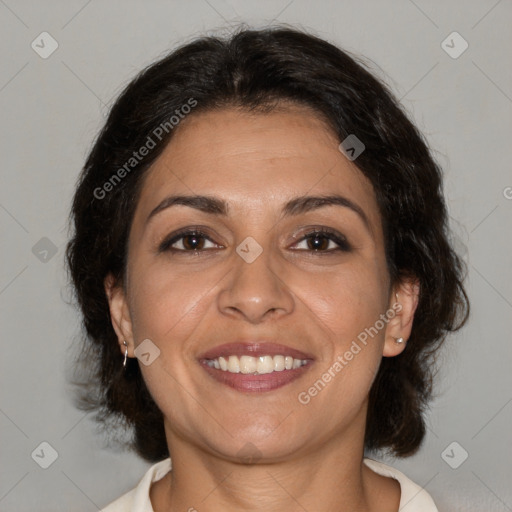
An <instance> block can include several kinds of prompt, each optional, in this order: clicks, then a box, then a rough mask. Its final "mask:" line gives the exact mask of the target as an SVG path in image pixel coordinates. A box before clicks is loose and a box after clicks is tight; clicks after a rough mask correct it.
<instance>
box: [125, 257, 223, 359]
mask: <svg viewBox="0 0 512 512" xmlns="http://www.w3.org/2000/svg"><path fill="white" fill-rule="evenodd" d="M133 275H134V276H137V277H136V279H134V281H133V286H132V288H131V300H130V309H131V312H132V323H133V325H132V328H133V332H134V336H135V339H136V343H137V342H139V341H140V340H142V339H145V338H150V339H152V340H155V342H157V343H158V344H162V345H163V342H164V341H166V340H174V341H175V343H172V344H171V347H172V346H177V344H178V343H177V342H178V341H179V340H180V339H183V338H184V337H186V336H187V333H188V331H189V330H190V329H191V328H192V327H191V326H193V325H197V322H198V321H199V320H200V318H202V316H204V313H205V311H206V309H207V308H208V304H209V303H211V298H212V294H213V293H214V292H215V290H216V285H218V284H219V282H220V281H221V280H222V272H221V271H220V269H216V270H215V269H209V270H206V271H204V270H203V271H197V272H196V271H194V270H193V268H191V267H190V268H186V269H184V270H183V271H180V270H177V269H176V268H172V267H171V266H170V265H167V264H165V265H162V264H161V263H160V264H158V265H138V266H137V264H135V265H134V266H133ZM168 345H169V344H168V343H166V344H165V350H168V349H169V347H168ZM162 348H164V347H163V346H162Z"/></svg>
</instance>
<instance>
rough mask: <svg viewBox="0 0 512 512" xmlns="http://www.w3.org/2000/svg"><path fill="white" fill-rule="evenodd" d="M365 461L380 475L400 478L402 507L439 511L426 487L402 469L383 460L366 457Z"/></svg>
mask: <svg viewBox="0 0 512 512" xmlns="http://www.w3.org/2000/svg"><path fill="white" fill-rule="evenodd" d="M363 461H364V463H365V464H366V465H367V466H368V467H369V468H370V469H371V470H373V471H375V472H376V473H378V474H379V475H383V476H387V477H391V478H394V479H395V480H398V483H399V484H400V489H401V497H400V508H399V510H400V511H402V510H404V511H405V510H407V512H439V511H438V510H437V507H436V505H435V503H434V500H433V499H432V498H431V496H430V494H428V492H427V491H425V489H423V488H422V487H420V486H419V485H418V484H416V483H414V482H413V481H412V480H410V479H409V478H407V477H406V476H405V475H404V474H403V473H402V472H401V471H398V469H395V468H393V467H391V466H388V465H387V464H384V463H383V462H378V461H376V460H373V459H368V458H365V459H363Z"/></svg>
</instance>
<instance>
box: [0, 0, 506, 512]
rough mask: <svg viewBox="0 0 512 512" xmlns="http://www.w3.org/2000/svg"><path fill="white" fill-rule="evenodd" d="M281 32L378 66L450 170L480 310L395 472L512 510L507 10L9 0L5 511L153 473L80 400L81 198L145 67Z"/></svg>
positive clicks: (93, 494) (3, 80) (86, 502)
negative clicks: (71, 266) (73, 277)
mask: <svg viewBox="0 0 512 512" xmlns="http://www.w3.org/2000/svg"><path fill="white" fill-rule="evenodd" d="M272 20H274V22H284V23H289V24H292V25H299V26H302V27H304V28H307V29H310V30H312V31H313V32H315V33H316V34H317V35H319V36H321V37H324V38H327V39H328V40H330V41H332V42H335V43H337V44H340V45H341V46H343V47H344V48H345V49H347V50H349V51H353V52H355V53H357V54H362V55H364V56H366V57H367V58H368V59H369V63H370V65H371V66H372V68H373V69H374V71H375V72H376V73H377V74H379V76H381V77H383V78H385V79H386V80H387V81H388V83H389V84H390V86H391V88H392V89H393V91H394V92H395V93H396V94H397V95H398V97H399V98H401V99H402V102H403V103H404V105H405V106H406V108H407V110H408V111H409V112H410V113H411V114H412V116H413V117H414V119H415V120H416V122H417V124H418V125H419V127H420V129H422V130H423V131H424V132H425V134H426V136H427V138H428V140H429V142H430V144H431V146H432V147H433V148H434V149H435V156H436V158H437V159H438V161H439V162H440V164H441V165H442V166H443V167H444V169H445V171H446V182H445V190H446V195H447V198H448V202H449V209H450V215H451V218H452V221H453V228H454V229H455V232H456V234H457V239H456V244H457V246H458V247H459V248H460V250H461V251H462V252H463V253H464V258H465V260H466V261H467V263H468V266H469V278H468V291H469V294H470V298H471V301H472V306H473V314H472V317H471V320H470V322H469V324H468V325H467V327H466V328H465V329H464V330H463V331H462V332H460V333H458V334H457V335H455V336H452V337H451V338H450V339H449V342H448V343H447V348H446V350H445V351H444V352H443V354H442V356H441V363H442V365H443V367H442V368H443V369H442V371H441V373H440V375H439V385H438V388H437V389H438V397H437V398H436V400H435V401H434V402H433V404H432V410H431V412H430V414H429V417H428V424H429V431H428V436H427V439H426V441H425V443H424V445H423V447H422V450H421V451H420V452H419V453H418V454H417V455H416V456H414V457H412V458H410V459H406V460H391V461H389V460H388V462H390V463H391V464H393V465H394V466H395V467H397V468H399V469H401V470H402V471H404V472H405V473H406V474H407V475H408V476H409V477H410V478H412V479H413V480H415V481H416V482H418V483H419V484H420V485H422V486H425V487H426V489H427V490H428V491H429V492H430V493H431V495H432V496H433V497H434V499H435V501H436V502H437V504H438V506H439V509H440V510H441V511H454V512H455V511H486V512H487V511H507V510H512V490H511V485H510V483H511V481H512V478H511V474H512V471H511V459H512V453H511V450H512V443H511V441H512V439H511V438H512V435H511V432H512V429H511V418H512V403H511V402H512V386H511V373H512V372H511V371H510V363H511V355H512V348H511V347H512V344H511V343H510V331H511V327H512V325H511V320H510V319H511V317H512V315H511V313H512V286H511V281H512V280H511V268H512V259H511V254H512V247H511V241H510V233H511V230H510V225H511V223H510V221H511V216H512V199H511V198H512V188H510V187H512V173H511V172H510V161H511V158H512V151H511V148H512V144H511V143H510V136H511V134H512V130H511V128H512V127H511V124H512V123H511V119H512V117H511V113H512V84H511V68H510V65H509V64H510V58H511V54H512V52H511V32H510V26H511V22H512V3H511V2H510V0H501V1H496V0H480V1H476V0H472V1H462V0H459V1H451V2H450V1H446V0H437V1H430V2H428V1H426V0H415V1H414V2H413V1H412V0H393V1H357V0H353V1H343V2H340V1H339V0H338V1H334V0H332V1H329V0H323V1H320V2H319V1H316V2H314V3H313V2H307V1H305V0H291V1H290V0H273V1H258V2H249V1H247V0H229V1H228V0H190V1H186V2H185V1H175V2H173V1H150V2H142V1H138V2H136V1H120V0H116V1H104V2H100V1H99V0H92V1H89V2H87V1H85V0H74V1H69V0H68V1H46V2H30V1H26V0H22V1H20V0H0V34H1V35H0V38H1V45H0V48H1V50H0V51H1V54H2V66H1V69H0V105H1V112H2V118H1V136H0V144H1V155H2V169H1V178H2V185H1V189H0V194H1V195H0V226H1V233H2V238H1V239H2V253H1V255H2V265H1V270H0V308H1V312H2V313H1V314H2V348H1V356H2V357H1V363H0V364H1V366H0V375H1V377H0V379H1V386H0V432H1V453H0V456H1V459H2V467H1V474H0V510H2V511H5V512H7V511H17V512H20V511H36V510H38V511H68V512H69V511H84V512H85V511H94V510H97V509H98V508H99V507H101V506H104V505H105V504H106V503H108V502H109V501H111V500H112V499H114V498H116V497H117V496H119V495H120V494H122V493H123V492H125V491H127V490H129V489H130V488H132V487H133V486H134V485H135V484H136V483H137V481H138V479H139V478H140V477H141V476H142V474H143V473H144V471H145V469H146V468H147V467H148V465H147V464H145V463H144V462H142V461H140V460H139V459H137V457H136V456H135V455H133V454H131V453H129V452H121V453H119V452H116V451H115V450H109V449H106V448H105V447H104V446H103V444H102V443H103V441H102V438H101V436H99V435H98V434H97V433H96V432H95V425H94V423H93V422H92V421H91V420H90V417H89V416H85V415H84V413H82V412H80V411H78V410H76V409H75V408H74V407H73V405H72V402H71V394H70V386H69V384H68V382H67V376H66V367H67V365H69V361H70V360H71V358H72V356H73V354H74V352H73V351H74V350H75V349H74V348H73V343H74V342H73V340H74V339H75V340H76V337H77V334H78V333H79V321H80V319H79V317H78V314H77V312H76V311H75V310H74V309H73V308H72V307H71V306H69V305H67V304H66V301H68V300H69V290H68V289H67V287H66V275H65V273H64V263H63V255H64V247H65V243H66V240H67V236H68V234H67V231H66V217H67V214H68V210H69V204H70V200H71V196H72V193H73V187H74V184H75V180H76V178H77V175H78V173H79V170H80V168H81V166H82V164H83V162H84V158H85V156H86V154H87V151H88V149H89V148H90V147H91V143H92V140H93V138H94V136H95V135H96V133H97V131H98V129H99V128H100V126H101V124H102V123H103V122H104V115H105V113H106V112H107V111H108V108H109V105H111V103H112V100H113V99H114V98H115V96H116V95H117V94H118V93H119V92H120V90H121V89H122V87H123V86H124V85H125V84H126V83H127V81H128V80H129V79H130V78H131V77H133V76H134V74H135V73H136V72H137V71H138V70H139V69H141V67H143V66H144V65H146V64H148V63H150V62H152V61H153V60H155V59H156V58H157V57H159V56H161V55H163V53H164V52H166V51H167V50H168V49H170V48H172V47H174V46H175V45H176V44H178V43H182V42H184V41H188V40H190V38H191V37H193V36H196V35H199V34H200V33H203V32H204V31H210V32H211V31H213V30H217V31H218V29H219V28H225V27H229V25H230V24H233V23H236V22H239V21H244V22H247V23H250V24H251V25H255V26H262V25H265V24H267V23H269V22H271V21H272ZM43 31H47V32H49V33H50V34H51V36H52V37H53V38H54V39H55V40H56V41H57V42H58V45H59V47H58V49H57V50H56V51H55V52H54V53H53V54H52V55H51V56H49V57H48V58H46V59H43V58H41V57H40V56H39V54H38V53H36V52H35V51H34V50H33V49H32V47H31V43H32V41H34V40H36V43H37V42H38V41H39V44H40V46H42V44H41V43H40V38H39V39H38V36H39V34H40V33H41V32H43ZM453 31H457V32H458V33H460V34H461V36H462V37H463V38H464V39H465V40H466V41H467V42H468V44H469V47H468V49H467V50H466V51H465V52H464V53H463V54H462V55H460V56H459V57H458V58H452V57H450V56H449V55H448V54H447V53H446V52H445V51H444V49H443V48H442V46H441V43H442V41H443V40H445V38H446V37H447V36H448V35H449V34H450V33H452V32H453ZM45 41H46V42H45V43H44V46H45V48H46V49H48V48H49V42H48V40H47V39H46V40H45ZM447 43H448V44H449V45H450V46H453V47H454V48H452V52H453V51H456V50H458V49H460V48H461V41H460V40H457V39H455V40H454V42H453V43H452V42H451V39H448V41H447ZM507 187H508V188H507ZM44 238H46V239H48V240H46V239H44ZM41 239H43V240H42V241H41ZM464 246H467V251H466V249H464ZM34 247H35V248H34ZM52 250H53V252H55V251H56V253H55V254H53V252H52ZM45 251H48V252H45ZM75 343H76V341H75ZM43 441H46V442H48V443H50V445H51V446H52V447H53V448H54V449H55V450H56V451H57V452H58V458H57V459H56V460H55V462H54V463H53V464H52V465H51V466H50V467H49V468H48V469H42V468H41V467H40V466H39V465H38V464H37V463H36V462H35V460H37V461H38V462H39V463H43V462H44V460H43V459H45V458H46V461H47V462H48V461H49V460H50V459H49V458H50V457H51V454H50V451H49V450H48V449H44V448H43V451H42V452H41V448H38V447H39V445H40V443H41V442H43ZM452 442H457V443H458V445H455V447H453V445H452V447H451V448H449V449H448V451H447V452H445V449H446V448H447V447H448V446H449V445H450V444H451V443H452ZM452 449H453V451H452ZM34 450H36V452H35V453H36V454H37V453H39V457H37V456H34V459H35V460H34V459H33V458H32V457H31V454H32V453H33V451H34ZM45 450H46V451H45ZM463 450H465V451H467V453H468V454H469V456H468V458H467V460H465V461H464V462H463V463H462V464H460V462H461V461H462V458H463V454H464V452H463ZM443 452H444V453H445V455H444V458H443V456H442V453H443ZM447 454H448V457H447ZM446 461H449V462H450V463H451V464H452V465H457V464H460V466H459V467H458V468H457V469H452V467H450V466H449V465H448V463H447V462H446ZM311 512H312V511H311ZM405 512H407V509H405Z"/></svg>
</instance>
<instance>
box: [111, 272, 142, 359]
mask: <svg viewBox="0 0 512 512" xmlns="http://www.w3.org/2000/svg"><path fill="white" fill-rule="evenodd" d="M103 283H104V287H105V293H106V295H107V299H108V304H109V309H110V318H111V320H112V327H113V328H114V330H115V332H116V334H117V339H118V342H119V348H120V350H121V353H122V354H124V352H125V350H126V347H125V345H124V344H123V341H126V343H127V344H128V356H129V357H135V356H134V353H133V351H134V342H133V330H132V321H131V318H130V310H129V308H128V302H127V300H126V294H125V291H124V288H123V286H121V285H119V284H118V283H116V280H115V278H114V276H113V275H112V274H110V273H109V274H108V275H107V277H106V278H105V280H104V281H103Z"/></svg>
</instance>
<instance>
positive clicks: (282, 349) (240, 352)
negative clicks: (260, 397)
mask: <svg viewBox="0 0 512 512" xmlns="http://www.w3.org/2000/svg"><path fill="white" fill-rule="evenodd" d="M231 355H235V356H239V357H240V356H244V355H249V356H252V357H259V356H276V355H283V356H291V357H293V358H294V359H314V357H313V356H312V355H311V354H306V353H305V352H302V351H301V350H297V349H296V348H292V347H288V346H286V345H282V344H280V343H274V342H267V341H251V342H242V341H239V342H233V343H225V344H223V345H218V346H216V347H213V348H211V349H209V350H207V351H206V352H204V353H202V354H201V355H200V356H199V359H217V358H218V357H224V358H227V357H228V356H231Z"/></svg>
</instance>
